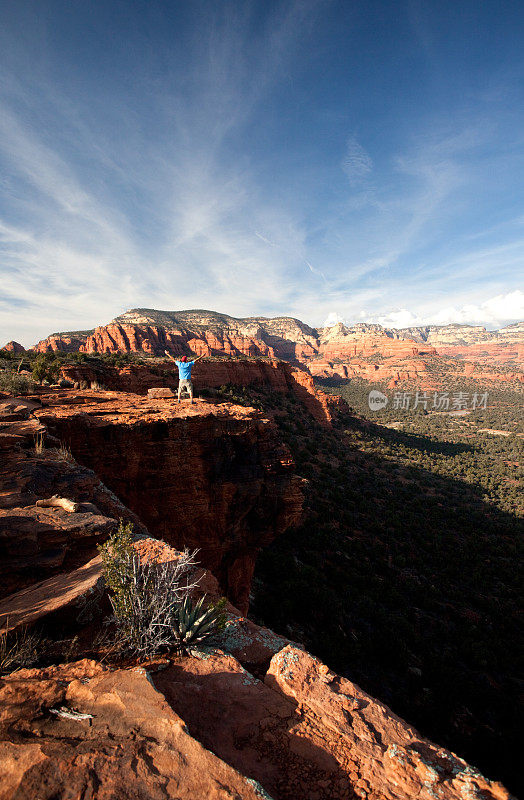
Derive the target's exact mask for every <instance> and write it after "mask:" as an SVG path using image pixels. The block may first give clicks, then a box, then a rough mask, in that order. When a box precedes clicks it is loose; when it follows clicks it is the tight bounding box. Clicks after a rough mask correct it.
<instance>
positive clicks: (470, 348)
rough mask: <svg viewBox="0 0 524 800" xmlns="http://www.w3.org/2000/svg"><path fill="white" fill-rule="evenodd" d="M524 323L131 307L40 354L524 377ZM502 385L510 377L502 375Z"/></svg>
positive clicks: (393, 378) (368, 373) (335, 373)
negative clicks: (492, 369) (354, 319)
mask: <svg viewBox="0 0 524 800" xmlns="http://www.w3.org/2000/svg"><path fill="white" fill-rule="evenodd" d="M523 348H524V323H515V324H514V325H509V326H507V327H506V328H502V329H501V330H499V331H487V330H486V329H485V328H483V327H481V326H472V325H444V326H438V325H428V326H419V327H413V328H403V329H399V330H396V329H393V328H384V327H382V326H381V325H376V324H366V323H358V324H356V325H352V326H347V325H344V324H343V323H337V324H336V325H334V326H330V327H325V328H319V329H315V328H310V327H309V326H308V325H305V324H304V323H303V322H300V320H297V319H294V318H291V317H276V318H274V319H267V318H264V317H248V318H244V319H238V318H235V317H230V316H228V315H226V314H218V313H216V312H213V311H200V310H195V311H176V312H174V311H173V312H171V311H155V310H153V309H133V310H131V311H128V312H126V313H125V314H122V315H120V316H119V317H116V319H114V320H113V321H112V322H111V323H109V325H103V326H100V327H99V328H96V330H94V331H84V332H82V331H80V332H78V333H68V334H53V336H51V337H48V339H45V340H43V341H42V342H39V343H38V345H36V349H37V350H42V351H49V350H64V351H70V352H72V351H78V350H80V351H83V352H88V353H113V352H138V353H146V354H149V355H163V353H164V350H165V349H168V350H169V351H170V352H171V353H173V354H182V353H186V354H189V353H196V354H197V355H205V356H219V355H228V356H231V357H234V356H250V357H256V358H259V357H267V358H271V359H273V358H279V359H283V360H285V361H289V362H292V363H293V364H295V365H298V364H302V365H303V366H305V367H306V368H308V369H309V370H310V371H311V373H312V374H313V375H319V376H324V377H342V378H344V377H359V378H363V379H364V380H368V381H381V382H389V384H390V385H391V386H395V385H398V384H399V383H401V382H404V381H420V379H421V378H424V379H426V378H427V374H428V371H431V370H428V369H427V368H426V364H425V361H426V359H427V358H433V359H436V358H437V357H438V355H446V356H451V357H452V358H457V359H463V360H471V361H475V362H478V363H481V364H488V365H490V364H491V365H504V364H509V365H510V366H511V364H514V365H516V367H517V372H521V370H520V365H521V364H522V362H523V358H524V355H523ZM499 380H504V379H503V377H500V378H499Z"/></svg>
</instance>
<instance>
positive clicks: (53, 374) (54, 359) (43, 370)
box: [32, 353, 60, 383]
mask: <svg viewBox="0 0 524 800" xmlns="http://www.w3.org/2000/svg"><path fill="white" fill-rule="evenodd" d="M59 373H60V358H59V356H57V355H52V354H51V353H39V354H38V355H37V357H36V358H35V360H34V362H33V372H32V376H33V380H34V381H36V382H37V383H44V382H45V381H48V382H49V383H55V382H56V381H57V380H58V375H59Z"/></svg>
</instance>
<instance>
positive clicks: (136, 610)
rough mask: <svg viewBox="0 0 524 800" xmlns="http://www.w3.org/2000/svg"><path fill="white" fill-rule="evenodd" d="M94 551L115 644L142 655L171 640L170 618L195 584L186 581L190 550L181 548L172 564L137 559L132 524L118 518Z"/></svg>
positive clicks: (190, 566)
mask: <svg viewBox="0 0 524 800" xmlns="http://www.w3.org/2000/svg"><path fill="white" fill-rule="evenodd" d="M99 550H100V553H101V556H102V562H103V567H104V580H105V583H106V586H107V587H108V589H109V591H110V593H111V594H110V601H111V606H112V609H113V613H112V615H111V617H110V618H109V620H108V621H109V622H112V623H114V625H115V626H116V640H115V646H116V648H117V649H118V650H120V651H121V652H122V653H125V654H129V655H136V656H140V657H146V658H147V657H151V656H153V655H155V653H158V652H159V651H160V650H162V649H166V648H168V647H169V646H172V645H173V644H176V640H175V635H174V631H173V619H174V617H175V614H176V610H177V608H178V606H180V604H181V603H182V602H183V600H184V599H185V598H187V597H188V595H189V594H190V593H191V592H192V590H193V589H194V588H196V585H197V584H196V583H195V582H194V581H192V579H191V576H192V573H193V572H194V568H195V566H196V561H195V554H196V551H194V552H192V553H190V552H189V551H187V550H185V551H184V552H183V553H182V554H181V556H180V558H179V559H178V560H177V561H174V562H173V561H171V562H163V563H159V562H156V561H147V562H142V561H141V560H140V558H139V556H138V554H137V553H136V551H135V549H134V548H133V532H132V526H131V525H130V524H127V525H124V524H123V523H122V522H121V523H120V526H119V529H118V531H117V533H115V534H114V535H113V536H111V537H110V538H109V539H108V541H107V542H106V543H105V544H104V545H102V546H101V547H100V548H99Z"/></svg>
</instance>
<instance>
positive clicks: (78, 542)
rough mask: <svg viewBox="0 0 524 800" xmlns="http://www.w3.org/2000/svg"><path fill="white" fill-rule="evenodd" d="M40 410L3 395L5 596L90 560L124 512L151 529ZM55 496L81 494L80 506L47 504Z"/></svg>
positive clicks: (0, 473) (1, 558) (0, 570)
mask: <svg viewBox="0 0 524 800" xmlns="http://www.w3.org/2000/svg"><path fill="white" fill-rule="evenodd" d="M40 409H41V403H40V402H39V401H35V400H33V401H32V400H26V399H23V398H20V399H16V400H9V399H5V400H3V401H0V597H3V596H6V595H8V594H10V593H11V592H14V591H17V590H19V589H21V588H23V587H25V586H28V585H30V584H33V583H35V581H42V580H45V579H48V578H49V577H51V576H53V575H57V574H58V573H60V572H63V571H64V570H68V569H73V568H75V567H77V566H79V565H82V564H84V563H85V562H86V561H87V560H88V559H90V558H92V557H93V556H94V555H95V554H96V545H97V543H99V542H101V541H104V540H105V539H106V538H107V537H108V536H109V534H110V533H112V532H113V531H114V530H115V529H116V527H117V525H118V520H119V519H123V520H124V521H129V522H131V523H132V524H133V526H134V528H135V530H136V531H137V533H144V532H145V528H144V527H143V525H142V523H141V522H140V520H139V519H138V517H136V515H135V514H133V513H132V512H131V511H129V509H128V508H126V507H125V506H124V505H123V504H122V503H121V502H120V501H119V500H118V498H117V497H115V495H113V494H112V493H111V492H110V491H109V490H108V489H107V488H106V487H105V486H104V484H102V483H101V481H100V478H98V477H97V476H96V475H95V474H94V473H93V472H91V470H88V469H86V468H85V467H81V466H80V465H79V464H76V463H74V461H73V460H70V461H68V460H66V459H65V458H64V457H63V456H62V455H61V454H60V452H59V450H58V449H57V448H56V445H59V444H60V443H59V442H58V441H57V440H54V441H53V440H52V438H51V437H49V436H48V435H47V432H46V426H45V425H42V424H41V423H39V422H38V421H37V420H36V419H35V417H34V414H35V412H36V411H38V410H40ZM39 439H40V440H41V444H42V448H41V449H40V452H37V449H35V442H38V440H39ZM46 444H47V446H48V447H49V446H50V445H55V447H53V448H52V449H46V448H45V445H46ZM53 495H58V496H65V497H67V498H69V499H70V500H73V501H77V507H76V508H75V511H74V512H73V513H69V512H67V511H66V510H65V509H64V508H61V507H59V506H58V507H52V506H51V507H45V506H42V505H41V503H42V502H43V501H45V500H46V499H49V498H51V497H52V496H53Z"/></svg>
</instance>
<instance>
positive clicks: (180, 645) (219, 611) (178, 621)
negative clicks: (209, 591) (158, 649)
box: [172, 595, 226, 654]
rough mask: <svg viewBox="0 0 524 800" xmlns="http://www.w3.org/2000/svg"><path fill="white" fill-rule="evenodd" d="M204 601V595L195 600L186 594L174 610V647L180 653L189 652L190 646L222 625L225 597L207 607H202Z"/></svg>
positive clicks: (205, 637)
mask: <svg viewBox="0 0 524 800" xmlns="http://www.w3.org/2000/svg"><path fill="white" fill-rule="evenodd" d="M204 601H205V595H204V596H203V597H201V598H200V600H197V601H196V602H193V600H192V599H191V597H189V596H186V597H184V599H183V600H182V602H181V603H180V604H179V605H177V607H176V609H175V611H174V614H173V622H172V625H173V636H174V638H175V642H176V648H177V650H178V651H179V652H180V653H182V654H187V653H189V652H190V650H191V648H192V647H195V645H197V644H199V643H200V642H202V641H203V640H204V639H207V638H208V637H209V636H211V635H212V634H213V633H216V632H217V631H220V630H221V629H222V628H223V627H224V624H225V614H224V611H223V609H224V606H225V604H226V600H225V598H222V600H219V601H218V602H217V603H214V604H211V605H208V606H207V607H204Z"/></svg>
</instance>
